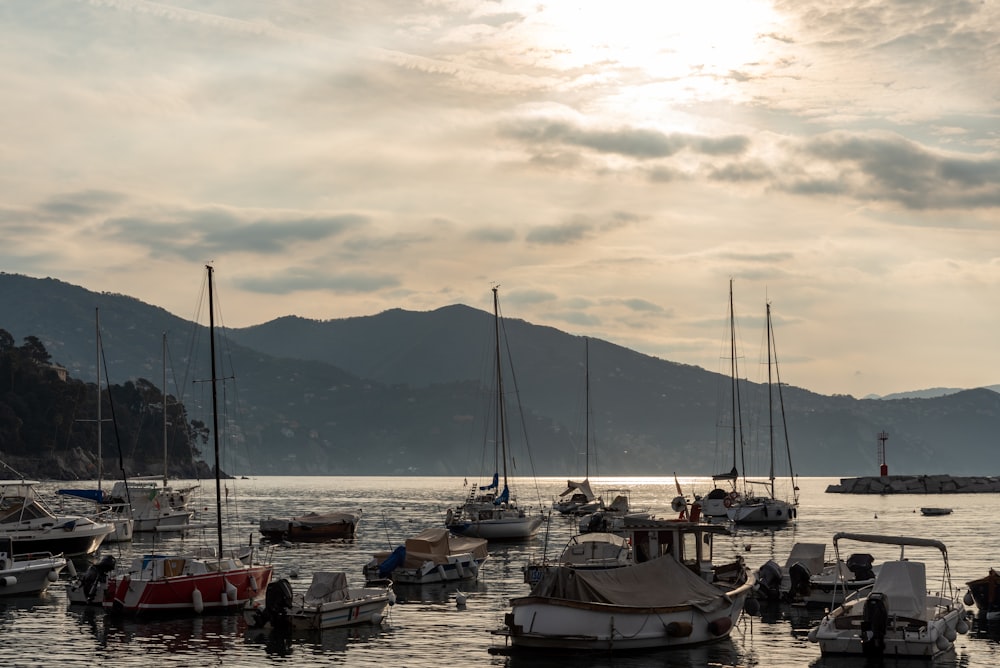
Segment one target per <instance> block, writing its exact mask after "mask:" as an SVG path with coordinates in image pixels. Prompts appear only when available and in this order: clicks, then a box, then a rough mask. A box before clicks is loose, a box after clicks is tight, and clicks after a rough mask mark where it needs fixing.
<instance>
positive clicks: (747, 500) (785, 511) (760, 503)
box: [728, 302, 799, 525]
mask: <svg viewBox="0 0 1000 668" xmlns="http://www.w3.org/2000/svg"><path fill="white" fill-rule="evenodd" d="M772 370H773V371H774V373H773V375H772ZM775 394H777V396H778V405H777V406H775ZM776 408H777V409H778V412H779V414H780V415H781V426H782V430H783V434H784V443H785V451H786V453H787V455H788V472H789V476H790V477H791V484H792V500H791V501H788V500H786V499H780V498H778V497H777V496H775V490H774V481H775V477H774V453H775V438H774V416H775V409H776ZM767 413H768V414H767V423H768V425H767V426H768V448H769V455H770V459H769V462H770V464H769V469H768V478H767V480H746V479H745V480H744V482H745V484H746V485H747V491H746V493H745V494H744V497H743V499H741V500H740V502H739V504H737V505H733V506H732V507H731V508H730V509H729V514H728V516H729V519H730V520H732V521H733V522H736V523H737V524H771V525H774V524H787V523H788V522H790V521H791V520H793V519H795V516H796V514H797V512H798V505H799V487H798V485H797V484H795V474H794V473H793V472H792V453H791V448H790V445H789V443H788V423H787V421H786V420H785V401H784V398H783V396H782V393H781V376H780V375H779V374H778V354H777V351H776V350H775V346H774V326H773V323H772V322H771V304H770V302H768V303H767ZM752 485H759V486H762V487H764V489H765V490H766V493H765V494H756V493H754V492H753V491H752V490H751V488H750V486H752Z"/></svg>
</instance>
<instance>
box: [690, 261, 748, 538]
mask: <svg viewBox="0 0 1000 668" xmlns="http://www.w3.org/2000/svg"><path fill="white" fill-rule="evenodd" d="M738 360H739V357H738V356H737V354H736V312H735V309H734V308H733V281H732V279H730V280H729V385H730V391H729V398H730V400H731V404H732V406H731V409H732V414H731V415H730V416H729V417H730V424H729V426H728V429H727V431H728V437H730V438H731V439H732V447H731V449H732V453H733V457H732V463H733V467H732V468H731V469H730V470H728V471H725V472H723V473H717V474H715V475H713V476H712V482H713V484H714V485H715V487H713V488H712V489H711V490H710V491H709V492H708V493H707V494H704V495H701V496H697V497H696V499H695V500H696V501H697V502H698V503H699V504H700V505H701V513H702V515H703V516H704V517H705V518H706V519H709V520H712V519H721V520H725V519H727V518H728V516H729V509H730V508H731V507H732V506H733V505H734V504H737V503H739V501H740V492H739V490H738V488H737V481H738V480H739V479H740V472H739V469H738V468H737V467H736V462H737V456H738V455H739V454H740V453H741V452H743V418H742V408H741V407H742V403H741V401H740V382H739V379H740V375H739V361H738ZM719 414H720V416H721V415H722V414H723V410H722V407H721V406H720V409H719ZM721 423H722V420H720V424H719V426H720V427H721V426H722V424H721ZM717 434H718V432H717ZM720 441H721V438H720ZM720 483H721V486H720Z"/></svg>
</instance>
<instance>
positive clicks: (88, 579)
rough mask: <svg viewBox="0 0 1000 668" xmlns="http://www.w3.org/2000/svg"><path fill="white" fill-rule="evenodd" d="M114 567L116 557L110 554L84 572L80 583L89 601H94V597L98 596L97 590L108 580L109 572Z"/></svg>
mask: <svg viewBox="0 0 1000 668" xmlns="http://www.w3.org/2000/svg"><path fill="white" fill-rule="evenodd" d="M114 569H115V558H114V557H113V556H111V555H110V554H109V555H106V556H105V557H104V558H103V559H101V560H100V561H98V562H97V563H96V564H91V565H90V567H89V568H88V569H87V572H86V573H84V574H83V577H82V578H80V585H81V586H82V587H83V593H84V596H86V597H87V603H93V601H94V597H95V596H97V592H98V590H99V589H100V585H101V584H103V583H104V582H107V580H108V573H110V572H111V571H113V570H114Z"/></svg>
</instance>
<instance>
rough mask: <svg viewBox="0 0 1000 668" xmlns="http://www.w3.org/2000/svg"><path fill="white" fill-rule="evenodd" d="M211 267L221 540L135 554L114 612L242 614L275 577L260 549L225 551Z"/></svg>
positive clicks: (112, 588) (115, 585) (110, 590)
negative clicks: (258, 555) (198, 547)
mask: <svg viewBox="0 0 1000 668" xmlns="http://www.w3.org/2000/svg"><path fill="white" fill-rule="evenodd" d="M206 269H207V271H208V312H209V342H210V350H211V355H210V360H211V365H212V435H213V437H214V446H215V504H216V520H217V525H216V527H217V530H218V544H217V547H216V549H215V550H211V548H210V549H209V550H208V551H209V552H212V554H210V555H209V556H203V554H204V553H202V552H199V553H196V554H180V555H161V554H147V555H142V556H138V557H135V558H134V559H133V560H132V564H131V566H130V567H129V569H128V571H127V572H125V573H118V574H116V575H114V576H112V577H109V578H108V584H107V588H106V589H105V592H104V601H103V605H104V609H105V610H107V611H109V612H113V613H122V614H133V615H149V614H157V613H159V614H181V615H184V614H200V613H202V612H204V611H206V610H211V611H216V612H230V611H232V612H236V611H239V610H241V609H242V608H243V607H244V606H246V604H247V603H249V602H250V601H251V600H253V599H254V598H255V597H256V596H257V594H258V593H262V592H264V591H265V590H266V588H267V585H268V583H269V582H270V581H271V574H272V572H273V567H272V566H271V565H270V564H254V563H253V558H254V551H253V550H250V551H249V554H248V556H247V557H246V558H247V560H248V561H249V562H250V563H244V562H243V561H242V560H241V559H240V558H239V557H237V556H235V555H230V556H227V555H226V553H225V552H224V550H223V543H222V530H223V515H222V485H221V481H220V478H219V476H220V466H219V407H218V382H219V379H218V378H217V376H216V356H215V306H214V298H213V280H212V277H213V271H214V270H213V268H212V266H211V265H208V266H206Z"/></svg>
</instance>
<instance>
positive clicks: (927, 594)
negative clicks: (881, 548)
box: [808, 533, 969, 658]
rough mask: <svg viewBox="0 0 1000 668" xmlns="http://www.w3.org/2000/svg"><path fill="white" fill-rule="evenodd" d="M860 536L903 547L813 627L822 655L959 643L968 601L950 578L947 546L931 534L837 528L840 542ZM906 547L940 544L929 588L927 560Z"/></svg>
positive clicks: (938, 648)
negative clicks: (936, 577) (936, 575)
mask: <svg viewBox="0 0 1000 668" xmlns="http://www.w3.org/2000/svg"><path fill="white" fill-rule="evenodd" d="M843 540H852V541H860V542H865V543H871V544H879V545H893V546H897V547H899V558H898V559H896V560H887V561H884V562H883V563H882V564H881V566H880V567H879V570H878V574H877V575H876V576H875V581H874V583H873V584H872V586H871V587H870V588H867V589H862V590H860V591H858V592H857V593H856V594H854V595H853V596H849V597H847V598H846V599H845V600H844V602H843V603H842V604H841V605H839V606H838V607H836V608H834V609H833V610H831V611H830V612H829V613H828V614H827V615H826V616H824V617H823V619H822V620H821V621H820V623H819V626H817V627H814V628H812V629H811V630H810V631H809V635H808V637H809V640H810V641H811V642H815V643H819V646H820V652H822V654H824V655H837V654H843V655H851V656H865V657H882V656H902V657H923V658H933V657H935V656H937V655H938V654H941V653H942V652H945V651H948V650H950V649H952V648H953V647H954V646H955V639H956V637H957V634H959V633H966V632H968V630H969V625H968V622H967V621H966V612H965V606H964V605H963V604H962V601H961V600H959V598H958V592H957V590H956V589H955V588H954V587H953V586H952V583H951V571H950V567H949V563H948V549H947V548H946V547H945V545H944V543H942V542H940V541H938V540H933V539H930V538H911V537H905V536H883V535H869V534H854V533H838V534H835V535H834V537H833V547H834V552H835V554H836V557H837V560H838V561H839V558H840V553H839V542H840V541H843ZM907 548H928V549H931V550H937V551H938V552H939V553H940V555H941V558H942V560H943V564H944V567H943V569H942V575H941V580H940V582H939V583H938V584H937V586H936V588H935V589H934V590H933V591H932V590H931V589H930V585H931V583H929V582H928V581H927V565H926V563H925V562H924V561H917V560H914V559H912V558H909V557H907V554H906V551H907Z"/></svg>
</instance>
